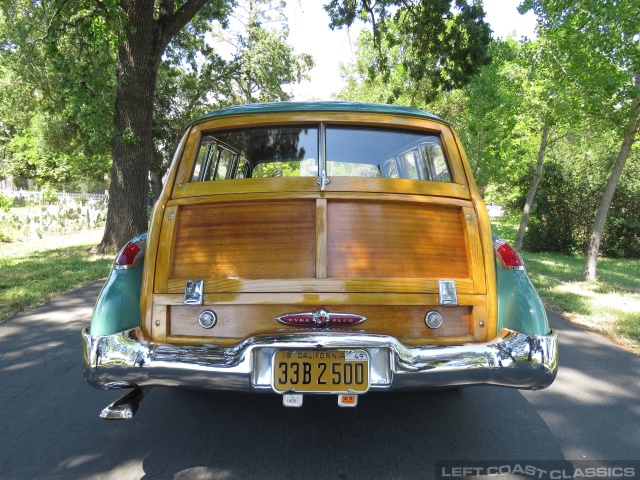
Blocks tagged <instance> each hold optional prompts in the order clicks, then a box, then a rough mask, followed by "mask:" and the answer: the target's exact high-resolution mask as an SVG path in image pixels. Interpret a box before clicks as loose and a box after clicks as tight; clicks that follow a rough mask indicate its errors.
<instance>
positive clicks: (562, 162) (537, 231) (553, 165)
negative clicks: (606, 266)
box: [510, 140, 640, 258]
mask: <svg viewBox="0 0 640 480" xmlns="http://www.w3.org/2000/svg"><path fill="white" fill-rule="evenodd" d="M601 141H604V140H601ZM569 148H573V149H574V152H573V153H572V155H571V156H570V157H563V155H569V153H568V151H567V149H569ZM575 150H576V149H575V145H573V144H571V145H569V144H567V145H564V146H563V145H560V146H557V147H555V148H554V150H553V151H552V152H551V154H550V155H551V161H549V162H547V164H546V165H545V174H544V176H543V178H542V181H541V182H540V187H539V190H538V196H537V200H536V203H535V205H534V207H533V210H532V217H531V219H530V221H529V229H528V231H527V235H526V236H525V240H524V248H525V249H527V250H529V251H533V252H561V253H565V254H569V255H578V254H581V253H583V252H584V251H585V249H586V246H587V244H588V242H589V237H590V234H591V228H592V226H593V221H594V217H595V213H596V210H597V208H598V202H599V200H600V196H601V195H602V190H603V189H604V184H605V182H606V174H607V163H605V162H603V161H602V157H600V155H594V154H597V153H598V152H597V149H594V150H593V151H588V150H586V151H584V152H580V151H575ZM580 153H583V155H584V158H582V159H580V158H579V154H580ZM578 162H579V163H580V165H581V168H580V169H576V164H577V163H578ZM634 170H635V171H633V172H629V173H630V174H629V175H628V176H627V177H626V178H625V179H623V181H622V182H621V183H620V185H619V187H618V189H617V190H616V193H615V195H614V198H613V202H612V204H611V209H610V210H609V218H608V221H607V224H606V226H605V230H604V234H603V237H602V244H601V249H600V251H601V253H602V254H603V255H605V256H607V257H610V258H640V172H638V170H639V168H638V167H637V165H636V166H635V168H634ZM634 179H635V180H634ZM523 183H524V182H523ZM523 204H524V196H522V197H521V198H520V199H519V201H518V202H516V203H514V204H512V205H510V206H511V208H512V210H513V209H515V210H518V209H521V207H522V205H523Z"/></svg>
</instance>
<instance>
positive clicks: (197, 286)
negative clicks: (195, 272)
mask: <svg viewBox="0 0 640 480" xmlns="http://www.w3.org/2000/svg"><path fill="white" fill-rule="evenodd" d="M203 291H204V281H203V280H187V286H186V287H185V289H184V301H183V302H182V303H183V304H184V305H202V304H203V301H204V298H203V296H202V292H203Z"/></svg>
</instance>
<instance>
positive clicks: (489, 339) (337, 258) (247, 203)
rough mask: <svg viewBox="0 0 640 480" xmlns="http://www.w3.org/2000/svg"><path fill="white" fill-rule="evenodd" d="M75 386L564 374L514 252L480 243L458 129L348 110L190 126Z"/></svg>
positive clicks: (383, 111)
mask: <svg viewBox="0 0 640 480" xmlns="http://www.w3.org/2000/svg"><path fill="white" fill-rule="evenodd" d="M83 345H84V349H83V350H84V369H85V377H86V379H87V380H88V382H89V383H90V384H91V385H94V386H96V387H99V388H103V389H117V388H126V389H132V390H131V391H130V392H129V393H128V394H127V395H125V397H123V398H122V399H120V400H118V401H116V402H115V403H113V404H111V405H110V406H109V407H107V408H106V409H105V410H104V411H103V412H102V414H101V416H102V417H103V418H131V416H133V414H134V413H135V411H136V409H137V406H138V402H139V401H140V399H141V398H142V397H143V396H144V394H145V393H146V392H147V390H148V389H149V388H150V387H152V386H154V385H161V386H172V387H198V388H207V389H215V390H235V391H246V392H270V393H272V394H278V395H281V396H282V398H283V403H284V404H285V405H288V406H300V405H302V402H303V398H304V396H305V395H310V394H331V395H334V396H335V397H337V399H338V403H339V404H340V405H341V406H355V405H356V404H357V401H358V399H359V398H360V396H361V395H363V394H365V393H367V392H369V391H384V390H400V389H428V388H445V387H458V386H465V385H480V384H489V385H503V386H509V387H516V388H525V389H539V388H544V387H546V386H548V385H550V384H551V383H552V382H553V380H554V378H555V375H556V370H557V337H556V334H555V332H553V331H552V330H550V329H549V325H548V323H547V318H546V315H545V312H544V309H543V306H542V304H541V302H540V299H539V297H538V295H537V294H536V292H535V290H534V289H533V287H532V285H531V283H530V282H529V280H528V278H527V275H526V272H525V270H524V266H523V263H522V260H521V258H520V256H519V255H518V254H517V253H516V252H515V251H514V250H513V249H511V247H509V245H507V244H506V243H505V242H504V241H502V240H501V239H499V238H497V237H492V235H491V230H490V224H489V218H488V215H487V210H486V208H485V205H484V204H483V202H482V200H481V199H480V196H479V194H478V191H477V189H476V186H475V183H474V180H473V178H472V176H471V169H470V168H469V164H468V162H467V159H466V157H465V153H464V151H463V149H462V146H461V144H460V140H459V138H458V137H457V135H456V133H455V132H454V130H453V129H452V128H451V126H449V125H448V124H447V123H446V122H444V121H443V120H441V119H439V118H438V117H436V116H434V115H431V114H429V113H426V112H423V111H420V110H415V109H409V108H401V107H395V106H389V105H373V104H360V103H346V102H327V103H274V104H258V105H246V106H238V107H231V108H227V109H223V110H219V111H216V112H214V113H212V114H210V115H207V116H205V117H203V118H201V119H200V120H198V121H196V122H194V123H193V124H191V125H190V126H189V127H188V129H187V131H186V133H185V135H184V137H183V139H182V141H181V142H180V145H179V146H178V149H177V151H176V155H175V158H174V161H173V164H172V166H171V169H170V171H169V174H168V178H167V181H166V184H165V187H164V190H163V192H162V195H161V198H160V200H159V201H158V203H157V205H156V207H155V209H154V212H153V217H152V219H151V226H150V229H149V232H148V234H145V235H141V236H139V237H137V238H134V239H133V240H131V242H130V243H129V244H128V245H126V246H125V247H124V248H123V250H122V251H121V252H120V253H119V255H118V256H117V258H116V260H115V262H114V267H113V270H112V272H111V275H110V277H109V279H108V281H107V284H106V285H105V287H104V289H103V290H102V293H101V294H100V297H99V299H98V302H97V304H96V308H95V312H94V315H93V319H92V321H91V326H90V328H89V329H87V330H85V331H84V332H83Z"/></svg>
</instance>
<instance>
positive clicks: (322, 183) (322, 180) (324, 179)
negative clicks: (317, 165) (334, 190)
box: [316, 170, 331, 190]
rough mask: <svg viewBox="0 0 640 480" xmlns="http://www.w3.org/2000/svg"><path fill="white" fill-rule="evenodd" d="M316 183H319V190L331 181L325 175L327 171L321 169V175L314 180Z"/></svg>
mask: <svg viewBox="0 0 640 480" xmlns="http://www.w3.org/2000/svg"><path fill="white" fill-rule="evenodd" d="M316 183H317V184H318V185H320V190H324V189H325V188H327V185H328V184H329V183H331V180H329V177H327V172H326V171H325V170H322V175H320V178H319V179H317V180H316Z"/></svg>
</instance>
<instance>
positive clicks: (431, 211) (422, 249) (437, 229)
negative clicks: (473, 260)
mask: <svg viewBox="0 0 640 480" xmlns="http://www.w3.org/2000/svg"><path fill="white" fill-rule="evenodd" d="M327 216H328V230H329V245H328V261H329V264H328V274H329V277H343V278H344V277H346V278H348V277H360V278H369V277H403V278H440V279H447V278H467V277H468V276H469V270H468V264H467V262H468V260H467V250H466V245H465V243H466V242H465V233H464V225H463V224H462V214H461V209H460V208H457V207H445V206H438V205H426V204H425V205H421V204H408V203H407V204H401V203H396V202H367V201H339V200H333V201H330V202H329V204H328V215H327Z"/></svg>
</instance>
